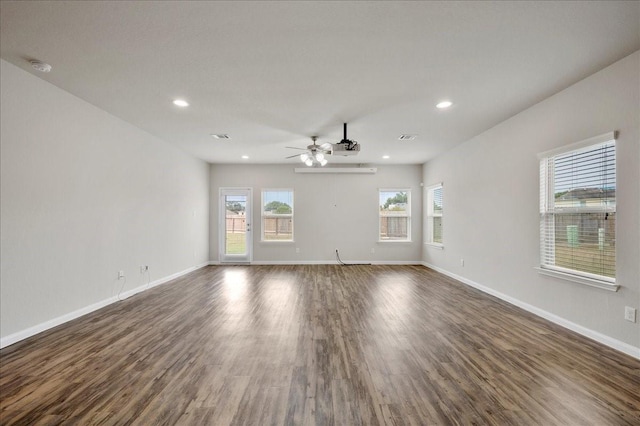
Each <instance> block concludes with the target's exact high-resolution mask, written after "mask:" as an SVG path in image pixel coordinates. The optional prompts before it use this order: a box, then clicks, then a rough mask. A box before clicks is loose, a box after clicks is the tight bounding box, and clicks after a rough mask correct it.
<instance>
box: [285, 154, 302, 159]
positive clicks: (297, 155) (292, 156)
mask: <svg viewBox="0 0 640 426" xmlns="http://www.w3.org/2000/svg"><path fill="white" fill-rule="evenodd" d="M294 157H300V154H296V155H290V156H288V157H284V159H285V160H288V159H289V158H294Z"/></svg>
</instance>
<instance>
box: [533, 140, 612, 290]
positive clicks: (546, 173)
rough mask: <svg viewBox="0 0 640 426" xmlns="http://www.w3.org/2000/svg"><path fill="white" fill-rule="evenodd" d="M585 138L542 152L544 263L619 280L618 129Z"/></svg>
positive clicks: (565, 270) (590, 276)
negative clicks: (564, 146)
mask: <svg viewBox="0 0 640 426" xmlns="http://www.w3.org/2000/svg"><path fill="white" fill-rule="evenodd" d="M585 142H587V143H580V144H578V145H577V146H576V145H574V146H572V147H568V148H567V150H564V151H562V150H561V151H559V152H554V153H552V154H547V155H545V154H543V155H542V156H541V160H540V250H541V252H540V258H541V267H542V268H543V269H550V270H556V271H558V272H561V273H568V274H573V275H577V276H582V277H585V278H588V279H595V280H599V281H605V282H610V283H614V282H615V276H616V255H615V252H616V247H615V245H616V225H615V223H616V145H615V139H614V134H613V133H611V134H607V135H602V136H599V137H596V138H592V139H590V140H589V141H585ZM594 142H595V143H594Z"/></svg>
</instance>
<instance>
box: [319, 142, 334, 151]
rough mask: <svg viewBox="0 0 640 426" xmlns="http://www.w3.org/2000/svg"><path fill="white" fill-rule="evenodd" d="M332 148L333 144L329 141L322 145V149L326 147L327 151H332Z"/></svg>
mask: <svg viewBox="0 0 640 426" xmlns="http://www.w3.org/2000/svg"><path fill="white" fill-rule="evenodd" d="M332 148H333V146H332V145H331V144H330V143H329V142H325V143H323V144H322V145H320V149H324V150H325V151H331V149H332Z"/></svg>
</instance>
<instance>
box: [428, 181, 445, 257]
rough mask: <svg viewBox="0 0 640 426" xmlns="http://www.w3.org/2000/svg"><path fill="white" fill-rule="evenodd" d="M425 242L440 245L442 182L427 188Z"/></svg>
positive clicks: (442, 207) (441, 243) (442, 212)
mask: <svg viewBox="0 0 640 426" xmlns="http://www.w3.org/2000/svg"><path fill="white" fill-rule="evenodd" d="M426 207H427V208H426V210H427V244H432V245H437V246H442V245H443V238H442V218H443V214H444V205H443V203H442V184H441V183H439V184H437V185H432V186H430V187H428V188H427V206H426Z"/></svg>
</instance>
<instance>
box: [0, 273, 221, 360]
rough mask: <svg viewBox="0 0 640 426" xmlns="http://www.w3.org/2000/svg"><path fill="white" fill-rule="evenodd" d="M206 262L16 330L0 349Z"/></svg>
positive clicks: (170, 278) (178, 275) (173, 277)
mask: <svg viewBox="0 0 640 426" xmlns="http://www.w3.org/2000/svg"><path fill="white" fill-rule="evenodd" d="M208 264H209V263H208V262H207V263H203V264H201V265H197V266H193V267H191V268H188V269H185V270H184V271H180V272H176V273H175V274H171V275H169V276H167V277H164V278H160V279H158V280H155V281H152V282H150V283H149V284H148V285H143V286H140V287H137V288H134V289H133V290H127V291H125V292H124V293H121V294H120V298H118V296H113V297H110V298H108V299H105V300H101V301H100V302H96V303H93V304H91V305H89V306H85V307H83V308H80V309H77V310H75V311H73V312H69V313H67V314H64V315H61V316H59V317H57V318H53V319H50V320H48V321H45V322H43V323H40V324H37V325H34V326H33V327H29V328H27V329H25V330H21V331H18V332H17V333H13V334H10V335H8V336H5V337H3V338H0V349H2V348H5V347H7V346H9V345H13V344H14V343H18V342H19V341H21V340H24V339H26V338H29V337H31V336H35V335H36V334H38V333H42V332H43V331H47V330H49V329H51V328H53V327H57V326H59V325H61V324H64V323H66V322H69V321H71V320H74V319H76V318H79V317H81V316H83V315H87V314H90V313H91V312H94V311H97V310H98V309H101V308H104V307H105V306H108V305H111V304H112V303H116V302H118V301H121V300H124V299H126V298H128V297H131V296H133V295H134V294H137V293H140V292H143V291H145V290H148V289H150V288H152V287H156V286H159V285H161V284H164V283H166V282H169V281H171V280H174V279H176V278H178V277H181V276H182V275H186V274H188V273H189V272H193V271H195V270H196V269H200V268H202V267H203V266H207V265H208Z"/></svg>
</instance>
